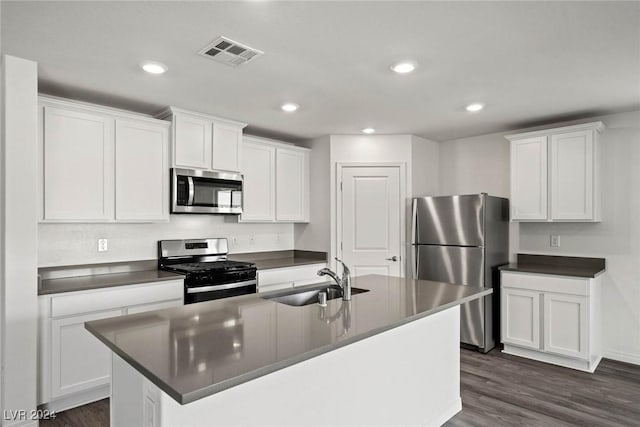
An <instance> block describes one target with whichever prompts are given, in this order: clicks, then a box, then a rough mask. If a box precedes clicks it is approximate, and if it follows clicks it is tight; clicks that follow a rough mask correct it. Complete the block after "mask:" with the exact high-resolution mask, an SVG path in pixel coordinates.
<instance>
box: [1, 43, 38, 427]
mask: <svg viewBox="0 0 640 427" xmlns="http://www.w3.org/2000/svg"><path fill="white" fill-rule="evenodd" d="M2 67H3V75H2V95H3V96H2V123H3V124H2V131H3V132H2V135H1V138H0V139H1V143H2V151H3V157H2V161H3V165H2V168H0V170H1V171H2V176H1V177H0V186H1V187H2V190H1V191H0V195H1V196H2V197H3V201H2V207H3V214H2V220H3V225H2V234H1V235H0V239H1V240H2V253H1V258H2V260H1V264H2V265H3V269H2V277H1V278H0V285H1V287H2V289H1V291H2V292H1V294H2V299H1V303H2V305H3V308H2V314H3V316H4V318H3V327H4V331H3V334H2V338H3V342H2V345H1V349H2V353H3V357H2V363H3V365H2V372H3V383H2V396H3V403H2V406H3V410H7V411H9V410H13V411H16V410H25V411H27V413H28V412H29V411H30V410H34V409H35V408H36V358H37V356H36V355H37V344H36V339H37V318H38V304H37V302H38V299H37V263H36V250H37V239H38V236H37V226H36V224H37V212H38V206H37V203H36V198H35V197H33V195H34V194H36V189H37V176H38V170H37V162H36V159H37V141H38V136H37V117H38V109H37V108H38V98H37V95H38V94H37V91H38V68H37V64H36V63H35V62H32V61H27V60H24V59H20V58H15V57H12V56H6V55H5V56H3V57H2ZM2 418H4V412H3V416H2ZM20 421H21V420H4V419H3V420H2V421H0V423H2V425H7V426H9V425H38V423H37V421H35V422H25V421H24V420H22V421H23V422H20Z"/></svg>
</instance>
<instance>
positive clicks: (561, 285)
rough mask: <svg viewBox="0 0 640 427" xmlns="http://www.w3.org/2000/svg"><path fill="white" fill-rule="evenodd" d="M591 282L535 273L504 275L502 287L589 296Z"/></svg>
mask: <svg viewBox="0 0 640 427" xmlns="http://www.w3.org/2000/svg"><path fill="white" fill-rule="evenodd" d="M589 280H590V279H579V278H572V277H563V276H553V275H548V274H533V273H513V272H503V273H502V283H501V284H502V287H503V288H516V289H531V290H535V291H541V292H558V293H563V294H570V295H588V294H589Z"/></svg>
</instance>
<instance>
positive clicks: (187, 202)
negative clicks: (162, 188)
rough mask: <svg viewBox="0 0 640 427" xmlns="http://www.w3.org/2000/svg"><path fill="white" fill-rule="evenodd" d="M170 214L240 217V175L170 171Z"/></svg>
mask: <svg viewBox="0 0 640 427" xmlns="http://www.w3.org/2000/svg"><path fill="white" fill-rule="evenodd" d="M171 213H208V214H233V215H237V214H241V213H242V175H239V174H234V173H226V172H208V171H201V170H195V169H178V168H174V169H171Z"/></svg>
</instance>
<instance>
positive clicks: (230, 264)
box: [163, 261, 255, 274]
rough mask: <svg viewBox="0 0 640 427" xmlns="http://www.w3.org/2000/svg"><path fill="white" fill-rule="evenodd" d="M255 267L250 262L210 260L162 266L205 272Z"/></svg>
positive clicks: (190, 271)
mask: <svg viewBox="0 0 640 427" xmlns="http://www.w3.org/2000/svg"><path fill="white" fill-rule="evenodd" d="M251 268H255V264H253V263H251V262H241V261H211V262H187V263H183V264H171V265H167V266H164V267H163V270H171V271H175V272H178V273H191V274H197V273H206V272H212V271H215V270H218V271H219V270H226V271H232V270H245V269H251Z"/></svg>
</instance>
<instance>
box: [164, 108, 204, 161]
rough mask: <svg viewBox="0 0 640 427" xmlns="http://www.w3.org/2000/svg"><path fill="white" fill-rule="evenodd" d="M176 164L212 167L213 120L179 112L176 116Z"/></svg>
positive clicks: (174, 123)
mask: <svg viewBox="0 0 640 427" xmlns="http://www.w3.org/2000/svg"><path fill="white" fill-rule="evenodd" d="M173 125H174V126H175V129H174V141H173V145H174V161H173V162H174V164H175V165H176V166H179V167H186V168H198V169H211V128H212V127H213V126H212V124H211V121H209V120H206V119H203V118H199V117H194V116H190V115H188V114H182V113H178V114H176V115H175V116H174V120H173Z"/></svg>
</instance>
